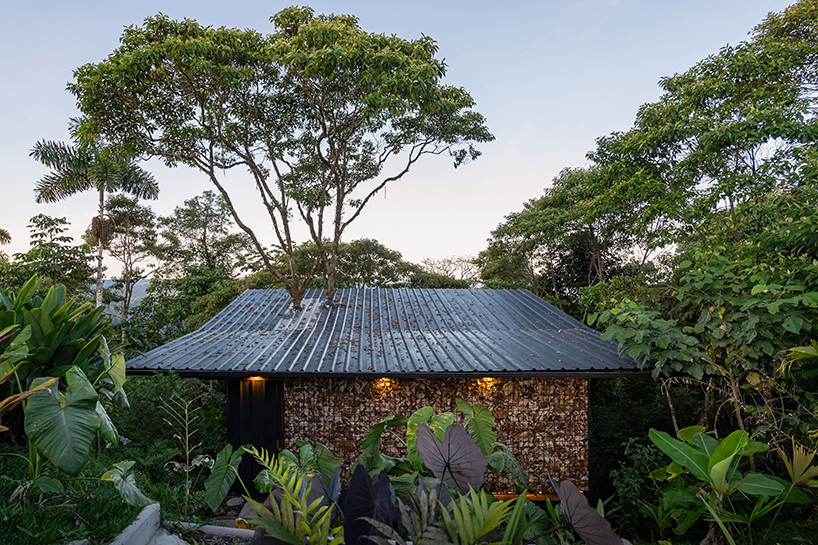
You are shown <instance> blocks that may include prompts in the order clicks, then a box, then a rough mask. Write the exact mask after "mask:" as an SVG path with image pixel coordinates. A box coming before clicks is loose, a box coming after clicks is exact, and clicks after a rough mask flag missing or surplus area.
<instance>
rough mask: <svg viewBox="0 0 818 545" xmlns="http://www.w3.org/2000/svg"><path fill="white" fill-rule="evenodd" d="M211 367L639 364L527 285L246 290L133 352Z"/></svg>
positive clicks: (212, 372)
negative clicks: (295, 299)
mask: <svg viewBox="0 0 818 545" xmlns="http://www.w3.org/2000/svg"><path fill="white" fill-rule="evenodd" d="M128 368H129V370H131V371H135V372H137V373H139V372H155V371H168V370H171V369H173V370H175V371H177V372H179V373H180V374H185V375H201V376H212V377H236V378H239V377H247V376H254V375H258V376H276V375H277V376H282V375H284V376H299V375H302V376H303V375H309V376H316V375H410V374H411V375H413V376H431V375H438V376H439V375H446V376H451V375H458V376H461V375H468V376H473V375H481V376H502V375H514V376H532V375H553V376H566V375H569V376H570V375H580V374H582V375H586V373H588V372H591V373H595V374H598V375H605V374H611V373H614V374H619V373H622V372H624V371H632V370H634V369H635V365H634V363H633V361H631V360H630V359H623V358H620V357H619V356H618V354H617V348H616V345H615V344H613V343H612V342H603V341H601V340H600V339H599V332H597V331H594V330H593V329H591V328H589V327H587V326H585V325H583V324H582V323H581V322H579V321H577V320H575V319H574V318H572V317H570V316H568V315H567V314H565V313H564V312H562V311H560V310H559V309H557V308H556V307H554V306H552V305H550V304H548V303H547V302H545V301H543V300H542V299H540V298H539V297H537V296H535V295H534V294H532V293H531V292H528V291H525V290H483V289H478V290H445V289H349V290H339V291H338V292H337V293H336V296H335V304H334V305H331V306H330V305H328V304H327V303H326V301H325V298H324V291H323V290H310V291H309V292H307V295H306V297H305V298H304V302H303V303H302V310H300V311H299V312H295V311H293V310H292V305H291V304H290V297H289V295H288V294H287V293H286V292H285V291H284V290H247V291H245V292H244V293H243V294H241V295H240V296H239V297H238V298H237V299H236V300H235V301H233V302H232V303H231V304H230V305H229V306H228V307H227V308H225V309H224V310H223V311H222V312H220V313H219V314H218V315H217V316H215V317H214V318H213V319H212V320H210V321H209V322H208V323H207V324H205V325H204V326H202V328H201V329H199V330H197V331H195V332H193V333H190V334H188V335H185V336H184V337H181V338H179V339H176V340H174V341H172V342H170V343H168V344H166V345H164V346H161V347H159V348H156V349H155V350H151V351H150V352H148V353H147V354H145V355H143V356H140V357H138V358H134V359H132V360H130V361H129V362H128Z"/></svg>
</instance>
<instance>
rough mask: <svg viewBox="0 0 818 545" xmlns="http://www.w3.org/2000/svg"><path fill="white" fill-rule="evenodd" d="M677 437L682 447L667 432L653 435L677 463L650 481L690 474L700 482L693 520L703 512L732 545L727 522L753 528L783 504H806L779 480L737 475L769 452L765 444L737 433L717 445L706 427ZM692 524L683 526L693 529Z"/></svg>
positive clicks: (755, 474)
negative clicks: (747, 461)
mask: <svg viewBox="0 0 818 545" xmlns="http://www.w3.org/2000/svg"><path fill="white" fill-rule="evenodd" d="M679 437H680V438H681V439H682V440H681V441H680V440H677V439H673V438H672V437H670V436H669V435H668V434H667V433H665V432H661V431H657V430H653V429H652V430H651V431H650V439H651V441H653V443H654V444H655V445H656V446H657V447H658V448H659V449H660V450H661V451H662V452H664V453H665V454H666V455H668V456H669V457H670V458H671V460H673V463H671V464H670V465H669V466H667V467H666V468H660V469H658V470H656V471H654V472H653V474H652V475H653V477H654V478H657V479H659V480H672V479H674V478H678V476H679V475H680V474H683V473H689V474H690V475H691V476H692V477H694V478H695V479H696V480H697V481H699V485H698V486H699V488H698V490H696V494H695V497H697V498H698V499H699V501H700V503H699V504H698V505H695V506H694V507H690V512H691V517H692V518H694V520H695V516H694V515H693V513H697V512H701V507H704V508H705V509H706V510H707V512H709V513H710V515H711V517H712V520H713V521H714V522H716V524H718V528H720V529H721V530H722V532H724V534H725V536H726V537H727V538H728V540H732V539H733V536H732V534H731V533H730V532H729V531H728V530H727V528H726V526H725V525H724V522H733V523H740V524H745V525H747V526H748V527H749V526H750V525H751V524H752V523H753V522H754V521H755V520H757V519H758V518H760V517H762V516H764V515H766V514H767V513H770V512H771V511H773V510H774V509H776V508H777V507H779V506H780V505H781V503H782V502H785V501H802V497H797V496H795V495H793V494H792V493H791V492H790V493H787V492H786V487H785V485H784V484H782V482H781V481H780V480H779V479H776V478H774V477H771V476H769V475H765V474H763V473H760V472H756V471H748V472H742V471H741V470H739V464H740V461H741V459H742V458H745V457H746V458H749V457H752V456H753V455H754V454H756V453H759V452H764V451H766V450H767V446H766V445H765V444H763V443H759V442H756V441H749V439H748V436H747V432H744V431H742V430H736V431H734V432H732V433H731V434H730V435H728V436H727V437H725V438H724V439H722V440H721V441H719V440H717V439H715V438H713V437H711V436H710V435H707V434H706V433H704V427H702V426H690V427H687V428H684V429H682V430H680V431H679ZM737 500H745V501H746V502H748V503H745V504H744V505H745V506H746V505H749V506H750V509H749V512H747V509H743V510H742V509H741V507H742V505H741V503H742V502H740V501H737ZM807 501H809V500H807ZM690 503H691V502H688V505H690ZM692 522H693V521H687V522H686V523H685V524H686V525H688V526H689V524H692ZM716 528H717V527H716V526H715V525H711V531H710V534H708V537H707V538H706V539H707V540H708V542H710V541H712V540H714V539H716V537H715V532H717V531H718V530H717V529H716Z"/></svg>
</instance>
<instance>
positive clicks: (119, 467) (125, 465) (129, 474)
mask: <svg viewBox="0 0 818 545" xmlns="http://www.w3.org/2000/svg"><path fill="white" fill-rule="evenodd" d="M134 463H135V462H119V463H118V464H114V467H113V469H109V470H108V471H106V472H105V473H104V474H103V475H102V480H103V481H111V482H112V483H114V486H115V487H116V489H117V490H118V491H119V495H120V496H122V499H123V501H125V503H127V504H129V505H135V506H137V507H144V506H146V505H149V504H151V503H153V500H152V499H150V498H149V497H147V496H146V495H145V494H143V493H142V491H141V490H139V487H138V486H136V480H135V479H134V476H133V466H134Z"/></svg>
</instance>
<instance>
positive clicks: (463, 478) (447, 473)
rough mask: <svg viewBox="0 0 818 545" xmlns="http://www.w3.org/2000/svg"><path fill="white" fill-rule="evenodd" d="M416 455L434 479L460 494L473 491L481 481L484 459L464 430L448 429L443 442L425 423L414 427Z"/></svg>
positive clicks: (478, 486) (457, 427) (453, 427)
mask: <svg viewBox="0 0 818 545" xmlns="http://www.w3.org/2000/svg"><path fill="white" fill-rule="evenodd" d="M417 446H418V454H419V455H420V457H421V458H422V459H423V463H424V464H426V467H428V468H429V469H430V470H431V471H432V473H434V474H435V477H437V478H438V479H440V480H442V481H443V482H444V483H446V485H447V486H448V487H450V488H452V489H453V490H456V491H457V492H459V493H461V494H466V493H467V492H468V491H469V488H474V489H475V490H477V489H478V488H480V486H482V484H483V482H484V481H485V476H484V473H485V472H486V466H487V465H488V463H487V461H486V457H485V456H484V455H483V453H482V452H481V451H480V449H479V448H478V446H477V445H476V444H475V443H474V439H472V438H471V436H470V435H469V433H468V432H467V431H466V428H464V427H462V426H449V427H448V428H446V435H445V437H444V438H443V442H440V441H438V440H437V437H435V434H434V432H433V431H432V430H431V428H429V426H427V425H426V424H419V425H418V433H417Z"/></svg>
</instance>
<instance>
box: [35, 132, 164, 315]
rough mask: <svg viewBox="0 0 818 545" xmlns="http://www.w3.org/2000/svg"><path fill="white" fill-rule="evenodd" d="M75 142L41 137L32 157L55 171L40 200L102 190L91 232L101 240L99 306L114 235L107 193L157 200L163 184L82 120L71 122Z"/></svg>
mask: <svg viewBox="0 0 818 545" xmlns="http://www.w3.org/2000/svg"><path fill="white" fill-rule="evenodd" d="M69 129H70V133H71V137H72V139H73V140H74V145H72V146H68V145H66V144H64V143H62V142H53V141H50V140H41V141H39V142H37V143H36V144H35V145H34V148H33V149H32V151H31V155H32V157H34V158H35V159H36V160H37V161H39V162H41V163H43V164H44V165H45V166H47V167H48V168H50V169H52V172H51V173H50V174H48V175H46V176H44V177H43V178H42V179H40V180H39V181H38V182H37V185H36V186H35V189H34V191H35V193H36V194H37V202H38V203H43V202H57V201H61V200H63V199H67V198H68V197H70V196H72V195H75V194H77V193H81V192H83V191H87V190H94V191H96V192H97V193H99V209H98V214H97V215H96V216H95V217H94V218H93V221H92V224H91V232H92V234H93V236H94V238H95V239H96V240H97V287H96V305H97V306H100V305H101V304H102V249H103V246H104V244H105V243H106V242H107V241H108V239H109V237H110V234H111V226H110V224H109V223H108V222H107V220H106V217H105V193H106V192H107V193H110V192H113V191H124V192H126V193H130V194H131V195H133V196H134V197H137V198H140V199H155V198H156V197H157V196H158V194H159V186H158V185H157V183H156V181H155V180H154V179H153V176H151V175H150V174H149V173H148V172H146V171H145V170H143V169H142V168H141V167H139V166H137V165H136V163H135V162H134V160H133V157H132V156H130V157H129V156H126V155H123V154H122V153H121V152H120V151H119V150H115V149H114V148H112V147H110V146H108V145H106V144H105V143H104V142H103V141H101V140H100V138H99V136H98V135H95V134H92V133H91V132H89V131H88V127H87V124H85V123H84V121H83V120H82V119H71V121H70V122H69Z"/></svg>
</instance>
